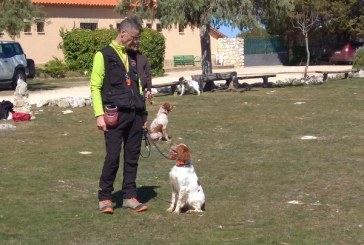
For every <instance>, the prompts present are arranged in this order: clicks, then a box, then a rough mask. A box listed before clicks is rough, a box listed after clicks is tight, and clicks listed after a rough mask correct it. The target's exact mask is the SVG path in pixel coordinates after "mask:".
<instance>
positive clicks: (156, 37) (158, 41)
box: [140, 28, 166, 76]
mask: <svg viewBox="0 0 364 245" xmlns="http://www.w3.org/2000/svg"><path fill="white" fill-rule="evenodd" d="M165 48H166V44H165V38H164V36H163V35H162V34H161V33H159V32H157V31H155V30H152V29H149V28H146V29H144V31H143V32H142V35H141V38H140V51H141V52H142V53H143V54H144V55H145V56H147V58H148V61H149V64H150V66H151V69H152V75H153V76H160V75H163V74H164V69H163V63H164V52H165Z"/></svg>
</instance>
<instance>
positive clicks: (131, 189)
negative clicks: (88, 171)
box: [98, 110, 143, 201]
mask: <svg viewBox="0 0 364 245" xmlns="http://www.w3.org/2000/svg"><path fill="white" fill-rule="evenodd" d="M142 124H143V122H142V116H141V114H139V113H136V112H135V111H134V110H123V111H120V112H119V123H118V126H117V127H116V128H113V129H109V130H108V131H107V132H105V133H104V136H105V145H106V157H105V162H104V167H103V169H102V174H101V177H100V183H99V187H100V189H99V193H98V194H99V195H98V196H99V200H100V201H102V200H107V199H108V200H111V194H112V192H113V191H114V181H115V178H116V174H117V171H118V169H119V164H120V152H121V145H122V144H123V145H124V147H123V148H124V154H123V157H124V159H123V162H124V164H123V184H122V192H123V198H124V199H126V198H132V197H136V196H137V190H136V176H137V170H138V160H139V155H140V146H141V130H142Z"/></svg>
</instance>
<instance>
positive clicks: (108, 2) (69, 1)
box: [32, 0, 119, 7]
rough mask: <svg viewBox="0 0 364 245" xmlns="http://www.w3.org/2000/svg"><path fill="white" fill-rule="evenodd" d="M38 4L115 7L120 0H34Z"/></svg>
mask: <svg viewBox="0 0 364 245" xmlns="http://www.w3.org/2000/svg"><path fill="white" fill-rule="evenodd" d="M32 2H33V3H37V4H52V5H62V4H66V5H88V6H109V7H115V6H116V5H117V3H118V2H119V0H32Z"/></svg>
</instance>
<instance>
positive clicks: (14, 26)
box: [0, 0, 45, 38]
mask: <svg viewBox="0 0 364 245" xmlns="http://www.w3.org/2000/svg"><path fill="white" fill-rule="evenodd" d="M44 16H45V13H44V12H43V11H42V10H41V9H40V8H39V7H38V6H37V5H34V4H32V1H31V0H11V1H10V0H0V31H5V32H7V33H8V34H9V35H10V37H12V38H15V37H16V36H18V35H19V34H20V32H21V31H23V30H24V27H25V24H26V23H25V22H24V20H26V21H29V22H30V23H32V22H33V21H34V19H35V18H37V19H44Z"/></svg>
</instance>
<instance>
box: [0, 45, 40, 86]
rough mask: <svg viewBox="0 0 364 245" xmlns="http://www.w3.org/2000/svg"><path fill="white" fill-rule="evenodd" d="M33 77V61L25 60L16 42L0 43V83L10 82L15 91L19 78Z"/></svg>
mask: <svg viewBox="0 0 364 245" xmlns="http://www.w3.org/2000/svg"><path fill="white" fill-rule="evenodd" d="M34 75H35V67H34V61H33V60H31V59H27V58H26V56H25V54H24V52H23V49H22V47H21V46H20V44H19V43H18V42H14V41H0V82H6V81H11V85H12V87H13V88H14V89H15V88H16V85H17V81H18V79H19V78H21V79H23V80H24V81H26V78H27V77H31V78H33V77H34Z"/></svg>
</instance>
